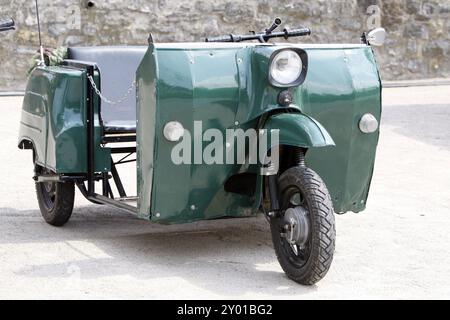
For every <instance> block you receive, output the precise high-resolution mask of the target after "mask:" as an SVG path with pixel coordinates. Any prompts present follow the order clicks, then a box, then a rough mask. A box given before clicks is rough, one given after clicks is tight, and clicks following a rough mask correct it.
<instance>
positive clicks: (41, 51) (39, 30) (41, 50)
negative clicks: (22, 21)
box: [35, 0, 45, 65]
mask: <svg viewBox="0 0 450 320" xmlns="http://www.w3.org/2000/svg"><path fill="white" fill-rule="evenodd" d="M35 4H36V17H37V24H38V35H39V53H40V56H41V61H40V62H41V65H44V64H45V61H44V47H43V46H42V38H41V22H40V19H39V6H38V2H37V0H35Z"/></svg>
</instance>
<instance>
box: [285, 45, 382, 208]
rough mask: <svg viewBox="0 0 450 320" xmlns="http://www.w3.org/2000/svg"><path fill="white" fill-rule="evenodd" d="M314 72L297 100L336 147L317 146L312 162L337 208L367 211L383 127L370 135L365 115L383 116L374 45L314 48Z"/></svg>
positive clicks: (310, 155)
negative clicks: (364, 125) (363, 126)
mask: <svg viewBox="0 0 450 320" xmlns="http://www.w3.org/2000/svg"><path fill="white" fill-rule="evenodd" d="M307 52H308V56H309V68H308V75H307V77H306V81H305V83H304V84H303V85H302V86H301V87H300V88H299V89H298V90H297V91H296V95H295V98H294V101H295V102H296V103H298V104H299V105H300V106H301V108H302V110H303V112H304V113H306V114H308V115H310V116H312V117H314V119H316V120H317V121H318V122H319V123H321V124H322V125H323V126H324V127H325V128H326V129H327V131H328V132H329V133H330V135H331V136H332V138H333V140H334V142H335V144H336V147H332V148H319V149H311V150H310V151H309V152H308V153H307V157H306V161H307V164H308V166H310V167H311V168H312V169H314V170H315V171H317V173H318V174H319V175H320V176H321V177H322V179H323V180H324V181H325V183H326V185H327V187H328V189H329V191H330V194H331V196H332V199H333V204H334V209H335V211H336V212H342V213H343V212H346V211H354V212H359V211H361V210H364V208H365V205H366V200H367V195H368V191H369V186H370V181H371V179H372V172H373V167H374V162H375V151H376V146H377V143H378V136H379V131H378V130H377V131H376V132H375V133H371V134H364V133H362V132H361V131H360V130H359V128H358V123H359V120H360V118H361V116H362V115H363V114H365V113H371V114H373V115H374V116H375V117H376V118H377V120H378V122H380V117H381V84H380V79H379V75H378V71H377V67H376V63H375V60H374V56H373V52H372V49H371V48H370V47H362V48H357V49H340V50H337V49H330V48H326V49H310V50H307Z"/></svg>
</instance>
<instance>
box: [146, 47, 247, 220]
mask: <svg viewBox="0 0 450 320" xmlns="http://www.w3.org/2000/svg"><path fill="white" fill-rule="evenodd" d="M154 57H155V59H156V61H157V63H156V64H157V67H156V69H157V75H158V76H157V81H156V122H154V130H155V138H154V139H155V142H154V147H155V150H154V161H153V170H151V172H152V174H153V179H152V181H153V183H152V188H151V199H152V201H151V209H150V211H151V213H152V216H151V219H152V220H153V221H158V222H162V223H180V222H189V221H195V220H200V219H212V218H217V217H222V216H247V215H249V214H251V213H252V210H251V205H252V203H253V202H252V201H251V199H250V198H248V197H245V196H241V195H238V194H232V193H226V192H225V191H224V189H223V185H224V183H225V181H226V179H227V178H228V177H229V176H231V175H232V174H234V173H237V172H238V171H239V168H240V165H222V164H214V165H204V164H193V165H189V164H180V165H175V164H174V163H173V162H172V160H171V151H172V148H173V147H174V145H175V143H174V142H169V141H167V140H166V139H165V138H164V137H163V133H162V132H163V127H164V125H165V124H166V123H167V122H169V121H174V120H176V121H179V122H181V123H182V124H183V126H184V128H185V129H187V130H189V131H190V132H191V133H194V121H196V120H201V121H202V122H203V128H202V129H203V131H204V130H206V129H209V128H216V129H218V130H220V131H221V132H222V133H223V134H224V135H225V130H226V129H227V128H233V127H234V126H235V125H234V118H235V114H236V110H237V107H238V93H239V92H238V82H237V81H238V80H237V79H236V73H237V66H236V59H235V49H232V50H227V49H220V50H201V49H199V50H176V49H174V50H170V49H167V50H164V49H161V50H155V55H154ZM144 60H148V61H150V60H151V58H150V56H149V55H147V56H146V58H144ZM146 65H148V66H149V67H150V68H153V69H154V67H153V66H152V65H151V62H146V61H144V62H143V63H142V64H141V67H140V71H138V81H139V101H140V107H139V110H140V111H139V119H140V120H141V121H140V124H139V125H138V128H139V129H138V132H139V134H143V135H145V139H147V138H150V135H148V134H147V133H146V132H148V131H151V130H152V129H151V128H152V127H153V124H152V114H151V113H152V111H150V110H148V109H149V108H152V105H154V104H155V102H154V97H155V95H154V94H152V93H150V92H152V90H153V91H154V89H152V88H151V87H152V86H153V84H151V85H145V84H144V85H142V86H141V83H144V82H146V83H152V80H151V79H150V78H153V77H154V76H150V75H147V76H145V75H143V73H144V72H145V71H144V69H145V68H146V67H145V66H146ZM150 73H151V71H150ZM146 78H148V79H146ZM144 87H145V89H144ZM144 90H145V91H144ZM147 94H149V95H150V97H148V98H146V95H147ZM147 101H150V103H147ZM144 119H145V120H144ZM142 121H146V122H145V124H143V123H142ZM148 121H149V122H148ZM141 129H142V130H143V131H146V132H143V131H141ZM192 139H194V134H192ZM139 141H140V145H139V147H138V153H139V159H140V162H139V163H140V166H141V168H140V171H141V173H140V175H141V176H140V177H139V178H138V181H140V182H139V185H138V187H139V189H142V190H141V191H140V195H145V196H148V189H149V186H145V183H146V182H145V181H144V180H146V179H149V178H150V177H149V176H150V174H151V173H149V172H148V169H149V168H150V166H151V161H149V160H146V159H145V158H146V157H148V153H149V151H147V152H144V147H142V146H141V143H144V140H143V138H141V137H140V138H139ZM193 148H194V144H193V143H192V154H193V152H194V150H193ZM224 152H226V150H224ZM144 165H145V170H143V166H144ZM143 175H145V176H143ZM147 210H148V201H147V200H144V199H142V200H141V202H140V209H139V212H140V213H141V216H144V215H145V214H146V213H147V214H148V212H146V211H147Z"/></svg>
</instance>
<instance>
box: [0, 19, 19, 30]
mask: <svg viewBox="0 0 450 320" xmlns="http://www.w3.org/2000/svg"><path fill="white" fill-rule="evenodd" d="M14 25H15V24H14V20H13V19H11V18H8V19H3V20H0V32H1V31H8V30H14Z"/></svg>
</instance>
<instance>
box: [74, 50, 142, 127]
mask: <svg viewBox="0 0 450 320" xmlns="http://www.w3.org/2000/svg"><path fill="white" fill-rule="evenodd" d="M146 51H147V47H146V46H121V47H72V48H69V50H68V58H69V59H73V60H80V61H86V62H95V63H96V64H97V66H98V68H99V70H100V79H101V81H100V83H101V92H102V94H103V95H104V96H105V97H106V98H108V99H109V100H112V101H114V100H117V99H120V98H121V97H122V96H123V95H124V94H125V93H126V92H127V91H128V88H129V87H130V85H131V83H132V82H133V81H134V79H135V75H136V70H137V68H138V66H139V64H140V62H141V60H142V58H143V57H144V54H145V52H146ZM100 110H101V112H100V113H101V117H102V120H103V125H104V132H105V133H111V134H112V133H136V89H133V91H132V92H131V94H130V95H128V97H127V98H126V99H125V100H124V101H123V102H121V103H119V104H115V105H112V104H108V103H106V102H103V101H102V102H101V108H100Z"/></svg>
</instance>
